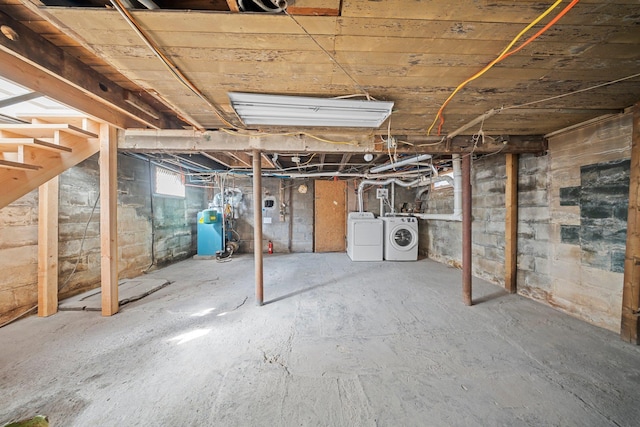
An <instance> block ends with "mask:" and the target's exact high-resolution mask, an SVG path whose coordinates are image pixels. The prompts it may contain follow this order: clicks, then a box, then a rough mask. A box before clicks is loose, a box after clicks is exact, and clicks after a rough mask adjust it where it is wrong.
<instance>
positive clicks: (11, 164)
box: [0, 159, 41, 204]
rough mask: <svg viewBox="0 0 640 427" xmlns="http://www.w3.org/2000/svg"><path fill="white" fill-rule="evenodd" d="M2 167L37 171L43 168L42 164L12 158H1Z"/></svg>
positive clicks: (0, 166)
mask: <svg viewBox="0 0 640 427" xmlns="http://www.w3.org/2000/svg"><path fill="white" fill-rule="evenodd" d="M0 168H2V169H11V170H19V171H23V170H29V171H37V170H38V169H41V166H38V165H32V164H29V163H22V162H14V161H11V160H4V159H0ZM9 203H11V202H9ZM7 204H8V203H7Z"/></svg>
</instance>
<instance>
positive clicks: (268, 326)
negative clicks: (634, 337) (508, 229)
mask: <svg viewBox="0 0 640 427" xmlns="http://www.w3.org/2000/svg"><path fill="white" fill-rule="evenodd" d="M149 276H151V277H155V278H166V279H169V280H172V281H175V283H172V284H171V285H169V286H167V287H165V288H163V289H161V290H159V291H158V292H156V293H154V294H152V295H150V296H147V297H145V298H144V299H142V300H140V301H136V302H134V303H131V304H128V305H126V306H124V307H123V308H122V310H121V312H120V313H119V314H117V315H116V316H114V317H112V318H102V317H100V316H99V314H98V313H95V312H64V313H59V314H57V315H55V316H53V317H50V318H47V319H41V318H36V317H31V318H28V319H24V320H21V321H19V322H16V323H14V324H12V325H9V326H7V327H5V328H2V329H0V386H1V393H0V425H2V424H3V423H5V422H9V421H14V420H18V419H23V418H27V417H30V416H33V415H35V414H37V413H40V414H44V415H48V416H49V419H50V421H51V425H52V426H92V425H100V426H125V425H126V426H139V425H145V426H146V425H148V426H209V425H215V426H294V425H295V426H307V425H308V426H431V425H433V426H442V425H452V426H470V425H508V426H514V425H531V426H543V425H560V426H571V425H575V426H607V425H612V426H619V425H626V426H632V425H633V426H637V425H638V420H640V348H638V347H635V346H632V345H629V344H625V343H623V342H621V341H620V340H619V338H618V336H617V335H616V334H614V333H611V332H609V331H606V330H603V329H599V328H596V327H593V326H590V325H588V324H586V323H583V322H581V321H579V320H576V319H574V318H571V317H569V316H566V315H564V314H562V313H559V312H557V311H555V310H553V309H552V308H549V307H546V306H544V305H541V304H539V303H536V302H533V301H530V300H527V299H525V298H522V297H519V296H517V295H507V294H505V293H504V292H502V291H501V289H500V288H499V287H496V286H494V285H491V284H488V283H486V282H483V281H481V280H474V300H475V302H476V303H477V305H474V306H473V307H465V306H463V305H462V303H461V299H462V298H461V290H460V288H461V287H460V272H459V270H455V269H452V268H448V267H447V266H445V265H442V264H438V263H435V262H432V261H430V260H421V261H419V262H409V263H390V262H379V263H378V262H376V263H352V262H350V261H349V259H348V258H347V256H346V254H343V253H340V254H294V255H271V256H268V257H266V258H265V299H266V300H267V302H268V304H266V305H265V306H263V307H257V306H256V304H255V300H254V293H253V291H254V280H253V259H252V257H251V256H249V255H241V256H238V257H236V258H234V259H233V260H232V261H230V262H227V263H216V262H215V261H194V260H189V261H185V262H182V263H179V264H175V265H173V266H170V267H167V268H165V269H162V270H159V271H156V272H154V273H152V274H151V275H149Z"/></svg>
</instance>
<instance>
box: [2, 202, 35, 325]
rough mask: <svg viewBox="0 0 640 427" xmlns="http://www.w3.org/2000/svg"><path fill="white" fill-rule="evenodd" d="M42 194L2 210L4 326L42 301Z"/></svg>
mask: <svg viewBox="0 0 640 427" xmlns="http://www.w3.org/2000/svg"><path fill="white" fill-rule="evenodd" d="M37 261H38V192H37V191H34V192H31V193H29V194H27V195H25V196H23V197H21V198H20V199H18V200H17V201H15V202H14V203H12V204H10V205H9V206H6V207H4V208H2V209H0V270H1V271H2V274H0V324H2V323H4V322H5V321H6V320H8V319H11V318H13V317H15V316H16V315H17V314H20V313H22V312H24V311H25V310H26V309H29V308H31V307H33V305H34V302H37V300H38V290H37V286H34V278H36V280H37V277H38V264H37Z"/></svg>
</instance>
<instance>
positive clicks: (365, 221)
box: [347, 212, 384, 261]
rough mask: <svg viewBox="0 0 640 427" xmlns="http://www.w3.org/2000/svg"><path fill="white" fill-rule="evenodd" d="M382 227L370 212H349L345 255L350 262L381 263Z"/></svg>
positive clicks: (380, 221) (379, 221)
mask: <svg viewBox="0 0 640 427" xmlns="http://www.w3.org/2000/svg"><path fill="white" fill-rule="evenodd" d="M383 228H384V227H383V225H382V220H381V219H380V218H376V217H375V216H374V215H373V213H371V212H350V213H349V217H348V219H347V255H349V258H351V260H352V261H382V250H383V249H382V248H383V247H384V243H383V240H384V236H383V231H384V230H383Z"/></svg>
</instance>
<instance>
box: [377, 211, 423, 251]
mask: <svg viewBox="0 0 640 427" xmlns="http://www.w3.org/2000/svg"><path fill="white" fill-rule="evenodd" d="M382 220H383V222H384V259H385V260H387V261H416V260H417V259H418V219H417V218H415V217H412V216H387V217H383V218H382Z"/></svg>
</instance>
